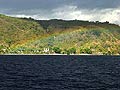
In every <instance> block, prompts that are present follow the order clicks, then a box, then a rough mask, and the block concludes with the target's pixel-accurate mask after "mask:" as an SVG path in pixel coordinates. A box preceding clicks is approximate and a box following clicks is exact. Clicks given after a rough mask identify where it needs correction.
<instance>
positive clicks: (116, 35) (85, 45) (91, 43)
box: [0, 15, 120, 55]
mask: <svg viewBox="0 0 120 90" xmlns="http://www.w3.org/2000/svg"><path fill="white" fill-rule="evenodd" d="M0 53H1V54H54V53H58V54H105V55H106V54H107V55H111V54H113V55H118V54H120V26H119V25H116V24H111V23H109V22H107V21H106V22H99V21H96V22H89V21H81V20H58V19H52V20H34V19H32V18H15V17H9V16H5V15H0Z"/></svg>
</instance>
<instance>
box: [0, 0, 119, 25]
mask: <svg viewBox="0 0 120 90" xmlns="http://www.w3.org/2000/svg"><path fill="white" fill-rule="evenodd" d="M0 13H1V14H6V15H10V16H15V17H32V18H34V19H65V20H73V19H78V20H89V21H101V22H104V21H109V22H111V23H116V24H119V25H120V0H0Z"/></svg>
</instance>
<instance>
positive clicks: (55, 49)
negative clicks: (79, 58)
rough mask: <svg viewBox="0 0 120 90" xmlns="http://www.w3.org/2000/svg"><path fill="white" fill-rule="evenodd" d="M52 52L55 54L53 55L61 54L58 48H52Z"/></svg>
mask: <svg viewBox="0 0 120 90" xmlns="http://www.w3.org/2000/svg"><path fill="white" fill-rule="evenodd" d="M53 51H54V52H55V53H59V54H61V51H62V50H61V49H60V48H59V47H54V48H53Z"/></svg>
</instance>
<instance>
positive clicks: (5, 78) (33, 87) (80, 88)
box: [0, 55, 120, 90]
mask: <svg viewBox="0 0 120 90" xmlns="http://www.w3.org/2000/svg"><path fill="white" fill-rule="evenodd" d="M0 90H120V56H87V55H86V56H77V55H76V56H74V55H72V56H67V55H66V56H64V55H62V56H59V55H58V56H57V55H54V56H52V55H31V56H30V55H1V56H0Z"/></svg>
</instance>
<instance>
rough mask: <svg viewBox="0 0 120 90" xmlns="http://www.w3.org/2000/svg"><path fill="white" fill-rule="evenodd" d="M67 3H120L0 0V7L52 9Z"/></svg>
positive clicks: (112, 0)
mask: <svg viewBox="0 0 120 90" xmlns="http://www.w3.org/2000/svg"><path fill="white" fill-rule="evenodd" d="M69 4H72V5H76V6H78V8H89V9H94V8H115V7H118V6H119V5H120V0H0V8H14V9H34V8H41V9H53V8H56V7H60V6H63V5H69Z"/></svg>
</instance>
